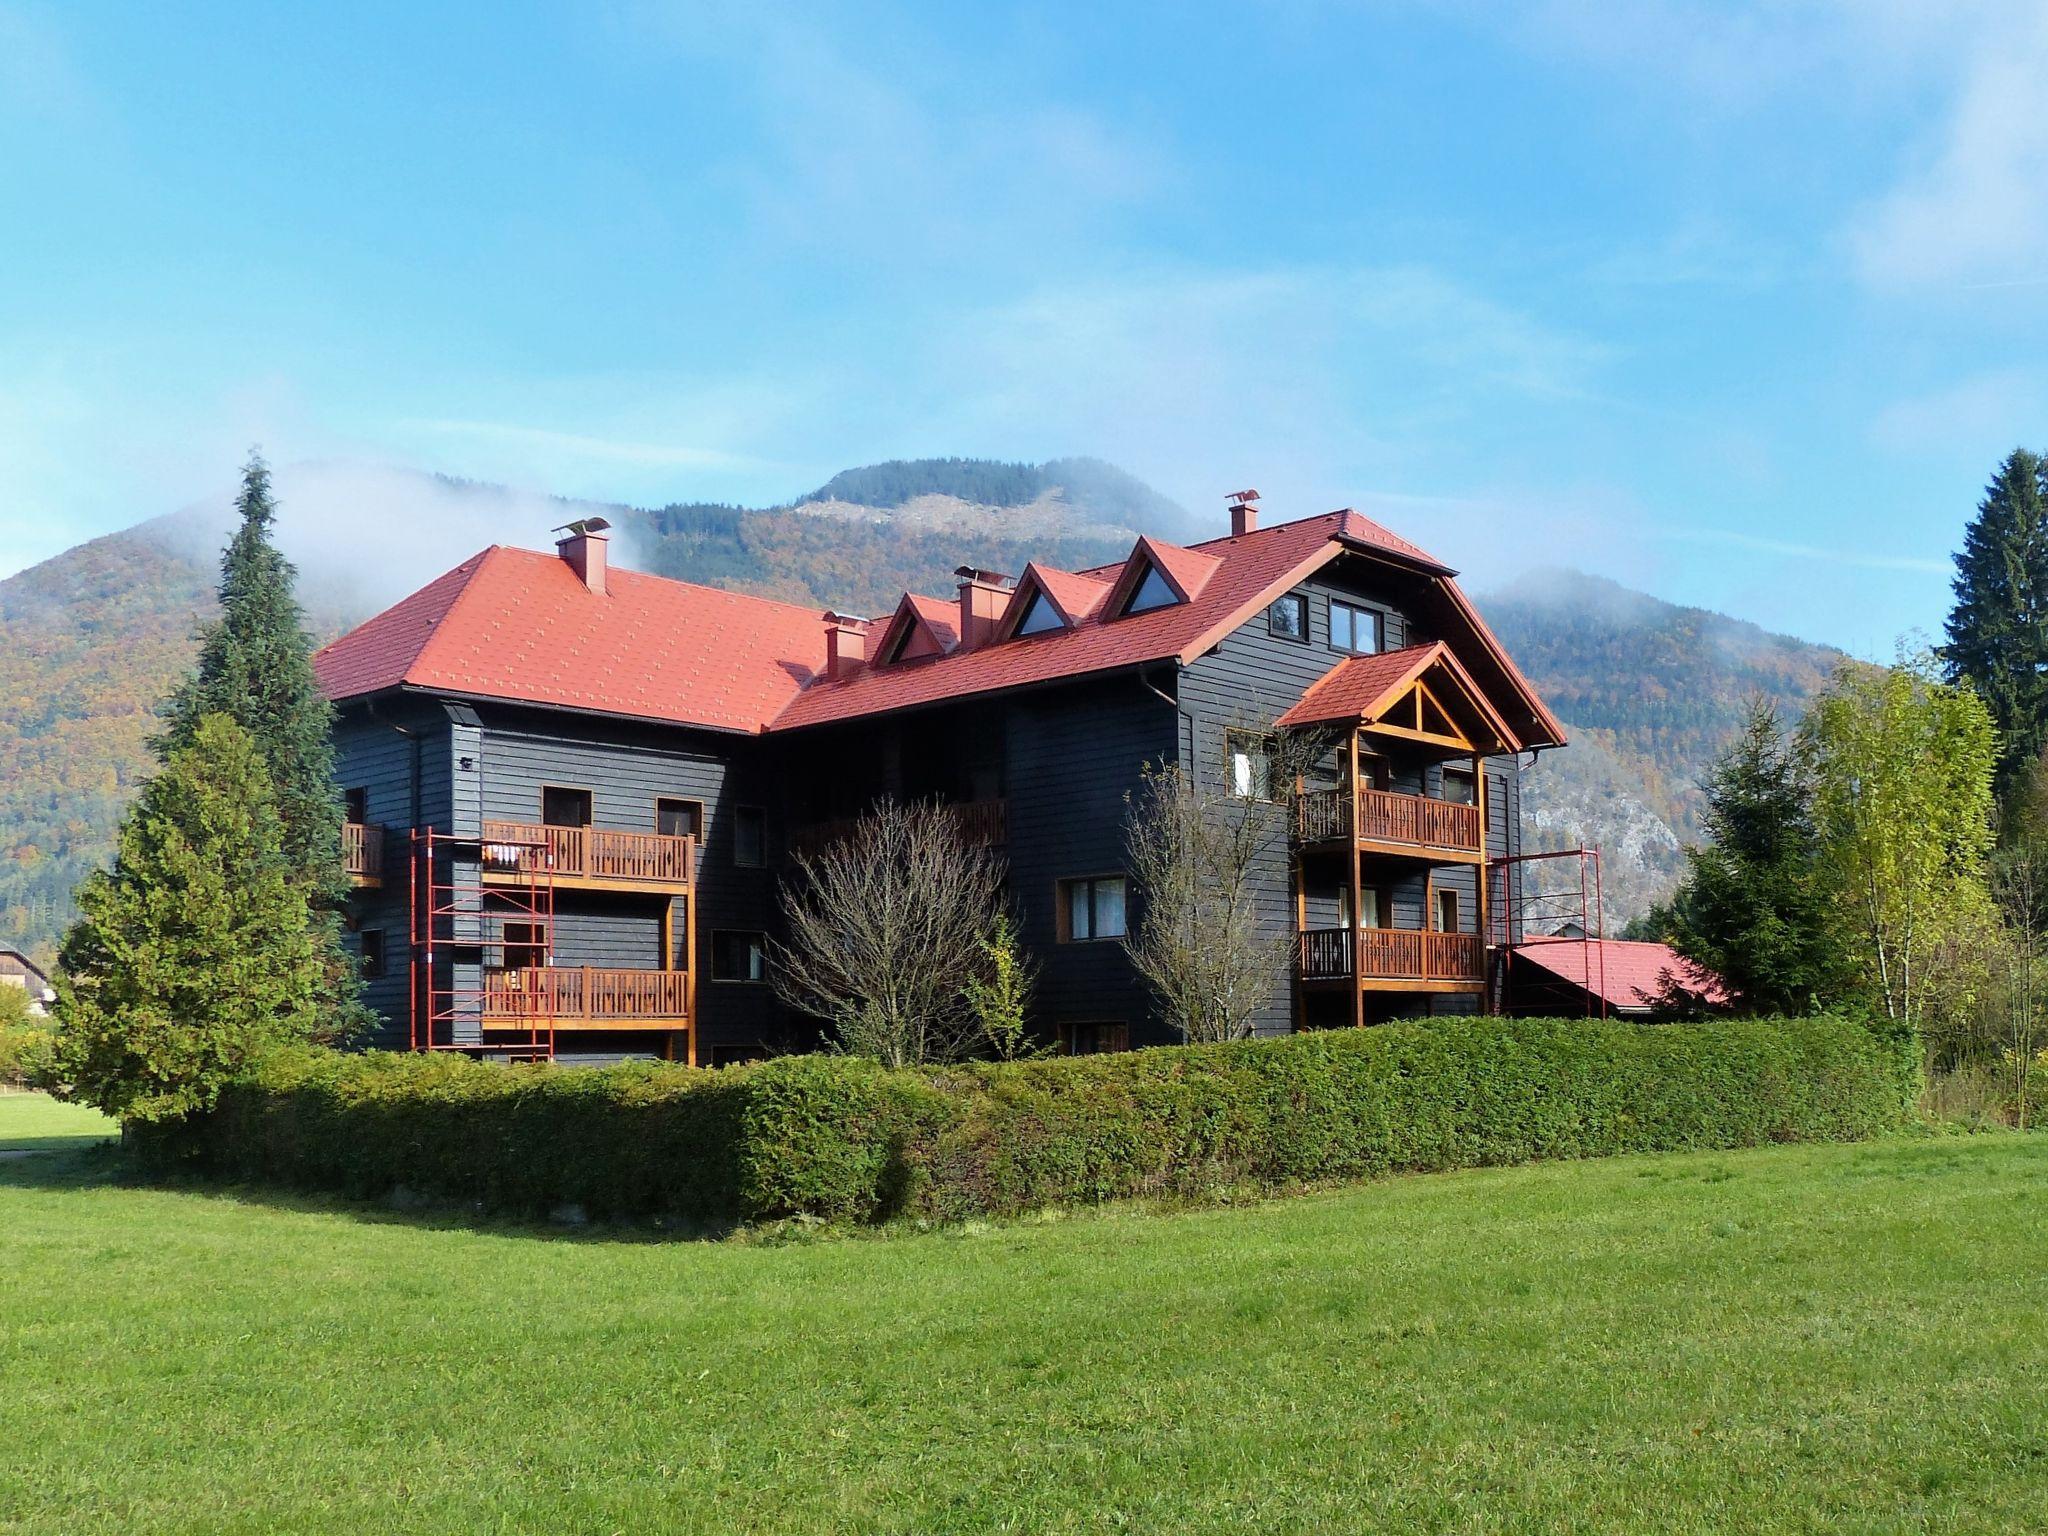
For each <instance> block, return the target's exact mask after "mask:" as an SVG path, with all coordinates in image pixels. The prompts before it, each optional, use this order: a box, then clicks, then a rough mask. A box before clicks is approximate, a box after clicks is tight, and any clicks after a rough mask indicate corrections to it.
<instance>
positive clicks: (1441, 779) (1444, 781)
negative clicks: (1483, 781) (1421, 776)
mask: <svg viewBox="0 0 2048 1536" xmlns="http://www.w3.org/2000/svg"><path fill="white" fill-rule="evenodd" d="M1452 779H1456V780H1458V781H1459V782H1460V783H1462V784H1463V785H1464V786H1465V787H1466V789H1467V791H1468V793H1467V795H1466V796H1465V798H1464V799H1462V800H1457V799H1453V798H1452V797H1451V795H1450V794H1449V792H1448V788H1447V786H1448V784H1449V782H1450V781H1451V780H1452ZM1436 797H1437V799H1439V800H1441V801H1443V802H1444V803H1445V804H1447V805H1471V806H1476V805H1478V804H1479V779H1478V776H1477V775H1476V774H1474V773H1473V772H1472V770H1471V769H1470V768H1449V767H1446V768H1444V769H1442V770H1441V771H1440V772H1439V773H1438V774H1437V778H1436Z"/></svg>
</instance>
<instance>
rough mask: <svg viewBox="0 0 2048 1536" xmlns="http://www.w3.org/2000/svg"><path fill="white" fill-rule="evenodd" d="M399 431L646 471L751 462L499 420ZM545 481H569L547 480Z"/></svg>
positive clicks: (681, 446)
mask: <svg viewBox="0 0 2048 1536" xmlns="http://www.w3.org/2000/svg"><path fill="white" fill-rule="evenodd" d="M398 426H399V428H400V429H401V430H411V431H420V432H427V433H430V434H433V435H436V436H443V437H456V438H468V439H472V440H475V441H479V442H483V443H491V444H503V445H507V446H509V447H510V448H512V449H513V450H514V451H515V452H518V453H520V454H522V455H524V456H529V457H534V458H539V459H554V460H557V461H560V460H567V461H571V462H580V463H594V464H626V465H631V466H633V467H635V468H640V469H647V468H655V469H734V468H740V467H744V466H748V465H751V464H753V463H754V462H755V461H753V460H751V459H748V458H745V457H744V456H742V455H739V454H732V453H727V452H725V451H723V450H722V449H718V448H694V447H691V446H690V445H688V444H686V443H662V442H633V441H625V440H620V439H617V438H608V437H592V436H589V435H586V434H584V433H580V432H555V431H550V430H548V429H547V428H545V427H528V426H520V425H517V424H515V423H512V422H503V421H453V420H431V419H430V420H422V421H404V422H399V423H398ZM546 478H547V479H548V480H549V481H551V482H552V481H555V480H558V479H563V478H571V476H562V475H549V476H547V477H546Z"/></svg>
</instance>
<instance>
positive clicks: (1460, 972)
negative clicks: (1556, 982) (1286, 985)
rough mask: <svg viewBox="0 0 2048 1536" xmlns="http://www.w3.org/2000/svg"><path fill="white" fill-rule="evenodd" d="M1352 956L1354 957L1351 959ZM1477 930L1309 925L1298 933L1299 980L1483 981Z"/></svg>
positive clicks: (1482, 961) (1483, 956)
mask: <svg viewBox="0 0 2048 1536" xmlns="http://www.w3.org/2000/svg"><path fill="white" fill-rule="evenodd" d="M1354 957H1355V960H1354ZM1485 962H1486V953H1485V950H1484V948H1483V947H1482V946H1481V944H1480V942H1479V935H1478V934H1476V933H1435V932H1432V931H1430V930H1428V929H1421V928H1310V929H1307V930H1305V931H1304V932H1303V933H1302V934H1301V952H1300V960H1299V964H1300V967H1301V979H1302V980H1303V981H1349V980H1350V979H1352V978H1353V977H1354V976H1355V977H1357V978H1358V980H1359V981H1361V982H1365V983H1371V982H1374V981H1483V980H1484V979H1485V976H1486V972H1485Z"/></svg>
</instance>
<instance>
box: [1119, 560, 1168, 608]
mask: <svg viewBox="0 0 2048 1536" xmlns="http://www.w3.org/2000/svg"><path fill="white" fill-rule="evenodd" d="M1179 601H1180V594H1179V593H1178V592H1176V591H1174V590H1173V588H1172V586H1171V585H1169V584H1168V582H1167V580H1166V578H1165V577H1164V576H1162V575H1160V574H1159V567H1158V566H1156V565H1148V566H1146V567H1145V579H1144V580H1143V581H1141V582H1139V583H1138V590H1137V591H1135V592H1133V593H1132V594H1131V600H1130V601H1129V602H1128V603H1126V604H1124V612H1125V613H1147V612H1149V611H1151V610H1152V609H1154V608H1171V607H1172V606H1173V605H1174V604H1175V603H1177V602H1179Z"/></svg>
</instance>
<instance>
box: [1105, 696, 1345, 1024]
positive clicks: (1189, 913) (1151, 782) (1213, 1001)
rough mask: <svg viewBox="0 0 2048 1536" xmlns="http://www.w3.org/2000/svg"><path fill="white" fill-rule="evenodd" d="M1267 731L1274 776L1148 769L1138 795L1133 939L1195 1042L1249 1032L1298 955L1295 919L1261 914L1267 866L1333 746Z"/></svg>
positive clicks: (1143, 970)
mask: <svg viewBox="0 0 2048 1536" xmlns="http://www.w3.org/2000/svg"><path fill="white" fill-rule="evenodd" d="M1260 740H1261V745H1262V749H1263V751H1264V754H1265V758H1264V763H1263V769H1262V777H1263V779H1264V782H1263V783H1245V782H1239V781H1238V774H1239V773H1240V770H1241V768H1242V765H1241V764H1235V763H1232V762H1229V761H1228V760H1226V762H1225V764H1224V766H1223V768H1222V771H1221V772H1220V773H1218V774H1216V775H1214V776H1211V775H1206V774H1202V773H1200V772H1199V771H1192V772H1191V771H1190V770H1188V769H1186V768H1184V767H1182V766H1181V765H1179V764H1177V763H1169V764H1167V765H1165V766H1164V767H1159V768H1152V767H1148V768H1146V770H1145V772H1144V779H1143V782H1142V784H1141V785H1140V787H1139V789H1138V792H1137V793H1136V794H1135V795H1133V796H1132V797H1131V807H1130V815H1129V818H1128V820H1127V822H1126V825H1125V838H1124V840H1125V846H1126V849H1127V850H1128V853H1129V856H1130V866H1131V876H1132V879H1133V881H1134V882H1135V883H1136V885H1137V887H1138V891H1139V895H1140V906H1139V914H1138V923H1137V927H1136V929H1135V930H1134V931H1133V932H1132V933H1131V935H1130V936H1129V937H1128V938H1127V939H1126V940H1125V945H1126V947H1127V948H1128V949H1129V951H1130V955H1131V961H1132V963H1133V964H1134V965H1136V966H1137V968H1138V972H1139V974H1140V975H1142V976H1143V977H1144V978H1145V979H1146V980H1147V981H1149V982H1151V983H1152V985H1153V987H1154V988H1156V989H1157V991H1158V993H1159V996H1160V999H1161V1001H1162V1002H1163V1003H1164V1004H1165V1009H1166V1017H1167V1021H1168V1022H1169V1023H1170V1024H1172V1025H1173V1027H1174V1028H1176V1029H1178V1030H1179V1031H1180V1032H1181V1035H1182V1036H1183V1037H1184V1038H1185V1039H1187V1040H1188V1041H1189V1042H1191V1043H1207V1042H1214V1041H1223V1040H1241V1039H1244V1038H1245V1037H1246V1036H1248V1035H1249V1034H1250V1033H1251V1032H1252V1024H1253V1020H1254V1018H1255V1016H1256V1015H1257V1013H1258V1010H1259V1007H1260V1005H1261V1004H1262V1003H1263V1002H1264V1001H1265V1000H1266V999H1267V998H1268V997H1270V996H1271V995H1272V992H1273V986H1274V977H1275V976H1276V975H1284V974H1286V973H1287V970H1288V968H1289V967H1290V966H1291V965H1292V964H1293V954H1294V946H1295V943H1296V939H1295V936H1294V933H1293V931H1292V925H1291V924H1281V925H1278V926H1275V925H1274V924H1272V923H1270V922H1269V921H1267V920H1265V918H1264V917H1262V914H1261V913H1260V910H1259V901H1258V897H1259V891H1260V888H1261V886H1262V885H1264V884H1266V881H1265V880H1264V879H1263V878H1262V876H1261V871H1260V866H1261V864H1263V863H1265V862H1267V861H1268V860H1269V859H1270V858H1271V857H1272V856H1273V855H1274V854H1275V853H1276V852H1283V851H1284V850H1285V848H1286V846H1287V839H1288V828H1289V823H1290V821H1291V819H1292V816H1293V814H1294V810H1293V807H1294V801H1295V785H1296V780H1297V777H1298V776H1299V775H1300V774H1301V773H1303V772H1304V771H1306V770H1307V769H1308V768H1309V767H1310V766H1312V765H1313V763H1314V762H1315V761H1316V760H1317V759H1318V758H1319V757H1320V756H1321V755H1322V753H1323V752H1324V751H1325V750H1326V749H1327V746H1328V743H1327V742H1325V741H1322V740H1320V739H1317V738H1315V737H1313V736H1308V735H1303V734H1294V735H1283V736H1273V735H1265V736H1262V737H1261V738H1260Z"/></svg>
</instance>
